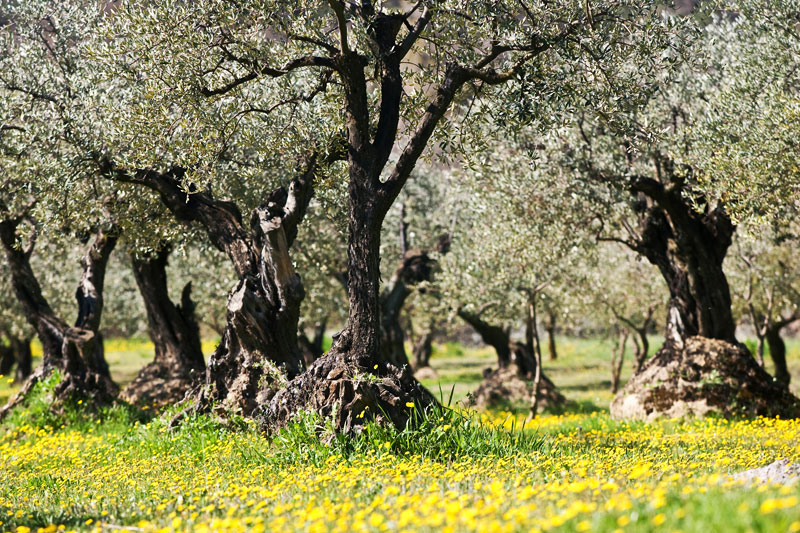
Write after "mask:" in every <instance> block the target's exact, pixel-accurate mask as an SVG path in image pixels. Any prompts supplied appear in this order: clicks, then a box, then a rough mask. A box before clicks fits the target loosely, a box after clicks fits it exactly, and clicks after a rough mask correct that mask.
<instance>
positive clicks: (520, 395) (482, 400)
mask: <svg viewBox="0 0 800 533" xmlns="http://www.w3.org/2000/svg"><path fill="white" fill-rule="evenodd" d="M532 394H533V381H532V380H528V379H525V378H524V377H523V376H522V374H521V373H520V371H519V368H518V367H517V365H515V364H510V365H508V366H506V367H502V368H497V369H494V370H491V371H489V372H486V373H485V375H484V377H483V381H482V382H481V384H480V385H479V386H478V388H477V389H476V390H475V392H474V393H472V395H471V396H470V398H469V400H468V405H469V406H470V407H477V408H479V409H489V408H498V407H502V408H512V407H519V406H525V407H529V406H530V405H531V400H532V397H531V396H532ZM566 402H567V400H566V398H564V395H563V394H561V393H560V392H559V390H558V388H556V386H555V385H554V384H553V382H552V381H550V380H549V379H548V378H547V377H545V376H542V382H541V384H540V385H539V410H540V411H542V410H544V409H558V408H560V407H563V406H564V404H565V403H566Z"/></svg>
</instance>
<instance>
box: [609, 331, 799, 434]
mask: <svg viewBox="0 0 800 533" xmlns="http://www.w3.org/2000/svg"><path fill="white" fill-rule="evenodd" d="M709 413H718V414H721V415H724V416H729V415H744V416H758V415H762V416H778V415H779V416H781V417H783V418H795V417H798V416H800V400H798V399H797V398H796V397H795V396H793V395H792V394H791V393H789V392H788V391H787V390H786V388H785V387H783V386H781V385H780V384H779V383H777V382H776V381H775V380H773V379H772V377H771V376H770V375H769V374H767V372H765V371H764V369H763V368H761V367H760V366H758V364H757V363H756V361H755V359H753V356H752V355H751V354H750V352H749V351H747V349H746V348H745V347H744V346H742V345H738V344H732V343H729V342H725V341H721V340H715V339H708V338H705V337H689V338H688V339H686V341H685V342H684V344H683V347H682V348H681V347H676V346H675V345H674V344H672V343H667V344H665V345H664V347H662V348H661V350H659V351H658V353H656V355H654V356H653V357H652V358H651V359H650V360H648V361H647V362H646V363H645V365H644V367H643V368H642V370H641V372H639V373H638V374H636V375H635V376H634V377H632V378H631V380H630V381H629V382H628V384H627V385H625V387H624V388H623V389H622V391H620V393H619V394H617V396H616V397H615V398H614V401H613V402H612V403H611V416H613V417H614V418H619V419H637V420H653V419H655V418H658V417H668V418H676V417H683V416H687V415H692V416H704V415H706V414H709Z"/></svg>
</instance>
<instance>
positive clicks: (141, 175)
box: [108, 154, 317, 416]
mask: <svg viewBox="0 0 800 533" xmlns="http://www.w3.org/2000/svg"><path fill="white" fill-rule="evenodd" d="M108 165H109V166H110V167H111V168H110V169H109V170H108V172H109V173H110V174H112V175H114V176H115V177H116V179H119V180H121V181H129V182H134V183H139V184H142V185H145V186H147V187H149V188H151V189H153V190H155V191H156V192H158V193H159V195H160V196H161V201H162V203H163V204H164V205H165V206H167V208H169V209H170V211H172V213H173V214H174V215H175V217H176V218H177V219H178V220H181V221H184V222H199V223H200V224H201V225H202V226H203V228H204V229H205V231H206V233H207V234H208V237H209V240H210V241H211V242H212V244H214V245H215V246H216V247H217V248H218V249H220V250H221V251H223V252H225V253H226V254H227V255H228V257H229V258H230V260H231V263H232V264H233V267H234V269H235V270H236V272H237V274H238V276H239V281H238V282H237V284H236V286H235V287H234V288H233V289H232V290H231V292H230V294H229V297H228V305H227V321H226V326H225V331H224V333H223V335H222V339H221V341H220V344H219V346H218V347H217V349H216V350H215V352H214V353H213V354H212V355H211V357H210V358H209V361H208V365H207V367H206V373H205V385H206V386H205V387H203V388H202V389H201V390H200V393H199V396H198V397H197V398H196V399H197V405H198V406H200V407H202V408H207V407H210V406H211V404H212V403H215V402H216V403H219V404H221V405H222V406H224V407H226V408H229V409H233V410H236V411H238V412H240V413H242V414H243V415H245V416H251V415H253V414H254V413H255V412H256V411H257V410H259V409H260V408H261V407H262V406H264V405H265V404H267V403H268V402H269V400H270V398H271V397H272V396H274V394H275V392H276V391H277V390H278V389H279V388H280V387H281V386H282V385H283V383H284V382H285V380H286V379H292V378H294V377H295V376H297V375H298V374H299V373H300V372H301V371H302V369H303V367H304V364H303V356H302V354H301V352H300V348H299V346H298V342H297V329H298V322H299V316H300V303H301V302H302V299H303V297H304V295H305V293H304V289H303V284H302V283H301V281H300V276H298V275H297V274H296V273H295V271H294V267H293V265H292V260H291V257H290V256H289V247H290V246H291V245H292V243H293V242H294V239H295V238H296V236H297V227H298V225H299V224H300V223H301V221H302V219H303V217H304V216H305V213H306V211H307V208H308V204H309V202H310V201H311V197H312V195H313V192H314V189H313V182H314V176H315V174H316V170H317V155H316V154H311V155H309V156H308V157H307V158H306V159H305V160H304V161H303V162H302V164H301V165H300V168H299V170H298V172H297V174H296V176H295V178H294V179H292V181H291V182H290V184H289V188H288V190H287V189H285V188H283V187H279V188H277V189H275V190H273V191H272V192H271V193H270V195H269V197H268V198H267V200H266V201H265V202H264V203H263V204H262V205H261V206H260V207H258V208H257V209H255V210H254V211H253V213H252V216H251V218H250V228H249V229H247V228H246V227H245V224H244V222H243V219H242V214H241V212H240V211H239V208H238V207H237V206H236V205H235V204H233V203H231V202H225V201H221V200H216V199H214V198H213V196H212V195H211V194H210V193H208V192H201V191H197V190H192V191H191V192H190V193H189V194H187V193H186V192H185V191H184V188H183V184H182V179H183V176H184V173H185V172H184V170H183V169H180V168H174V169H172V170H170V171H169V172H166V173H160V172H155V171H142V172H138V173H136V174H135V175H133V176H131V175H128V174H126V173H124V172H121V171H119V170H117V169H114V168H113V165H112V164H111V163H108Z"/></svg>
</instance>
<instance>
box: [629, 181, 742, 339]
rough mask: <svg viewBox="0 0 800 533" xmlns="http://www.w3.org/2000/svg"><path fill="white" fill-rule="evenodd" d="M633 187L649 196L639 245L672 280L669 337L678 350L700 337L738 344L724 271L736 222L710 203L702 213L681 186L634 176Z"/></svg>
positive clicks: (644, 253)
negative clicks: (690, 338)
mask: <svg viewBox="0 0 800 533" xmlns="http://www.w3.org/2000/svg"><path fill="white" fill-rule="evenodd" d="M632 190H633V192H634V193H641V194H643V195H644V196H645V197H646V198H648V199H649V200H650V205H649V206H648V207H646V209H645V211H644V217H643V231H642V234H641V238H640V240H639V241H638V242H637V243H636V245H635V246H634V247H635V249H636V250H637V251H639V252H640V253H642V254H643V255H644V256H645V257H647V259H648V260H649V261H650V262H651V263H652V264H654V265H655V266H657V267H658V269H659V271H660V272H661V275H662V276H663V277H664V279H665V281H666V282H667V286H668V288H669V293H670V301H669V311H668V316H667V337H666V341H667V342H668V343H674V344H675V345H676V348H680V346H682V343H683V340H684V339H686V338H688V337H692V336H696V335H699V336H702V337H707V338H711V339H719V340H725V341H730V342H735V329H736V324H735V322H734V320H733V314H732V311H731V295H730V289H729V287H728V281H727V278H726V277H725V273H724V272H723V269H722V263H723V261H724V260H725V255H726V253H727V251H728V247H729V246H730V244H731V239H732V236H733V233H734V231H735V226H734V225H733V223H732V222H731V220H730V217H729V216H728V215H727V213H726V212H725V210H724V208H723V207H722V206H720V205H718V206H716V207H714V208H711V207H709V206H706V208H705V210H704V211H702V212H697V211H696V210H695V209H694V208H693V206H692V205H691V204H690V202H689V200H687V199H686V198H684V197H683V194H682V193H683V191H682V188H681V187H680V186H677V185H672V186H669V187H667V186H664V185H663V184H661V183H660V182H658V181H656V180H652V179H648V178H639V179H636V180H634V182H633V184H632Z"/></svg>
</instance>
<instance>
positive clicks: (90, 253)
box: [75, 229, 118, 378]
mask: <svg viewBox="0 0 800 533" xmlns="http://www.w3.org/2000/svg"><path fill="white" fill-rule="evenodd" d="M117 240H118V235H117V232H116V230H111V231H105V230H102V229H100V230H98V231H97V232H96V233H95V235H94V237H93V239H92V242H91V244H90V245H89V247H88V248H87V249H86V253H84V254H83V256H82V257H81V279H80V282H79V283H78V289H77V290H76V291H75V299H76V300H77V303H78V318H77V319H76V320H75V328H78V329H81V330H85V331H90V332H92V334H93V335H92V338H91V340H89V341H87V344H85V345H84V346H83V347H82V348H81V352H82V353H83V357H84V359H85V360H86V364H87V365H89V368H90V369H92V371H94V372H97V373H98V374H102V375H103V376H106V377H109V378H110V377H111V374H110V373H109V370H108V363H107V362H106V358H105V350H104V347H103V337H102V335H101V334H100V319H101V317H102V315H103V285H104V283H105V277H106V266H107V265H108V260H109V258H110V257H111V252H112V251H114V248H115V247H116V245H117Z"/></svg>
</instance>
